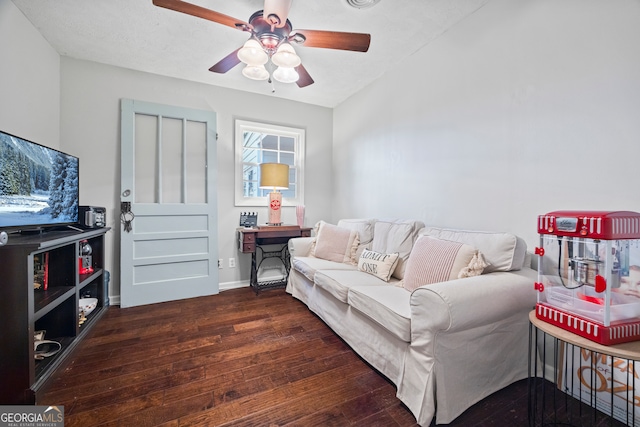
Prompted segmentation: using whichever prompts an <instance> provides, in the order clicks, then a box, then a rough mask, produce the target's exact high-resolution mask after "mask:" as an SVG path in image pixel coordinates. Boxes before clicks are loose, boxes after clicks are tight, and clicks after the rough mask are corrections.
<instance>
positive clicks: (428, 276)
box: [403, 236, 486, 291]
mask: <svg viewBox="0 0 640 427" xmlns="http://www.w3.org/2000/svg"><path fill="white" fill-rule="evenodd" d="M469 266H473V268H469ZM485 266H486V263H485V262H484V260H483V259H482V254H479V253H478V250H477V249H475V248H474V247H472V246H469V245H466V244H464V243H460V242H452V241H449V240H441V239H437V238H435V237H431V236H421V237H420V238H418V240H416V243H415V245H414V246H413V249H412V250H411V254H410V255H409V259H408V260H407V267H406V270H405V274H404V284H403V286H404V288H405V289H407V290H408V291H413V290H415V289H416V288H418V287H420V286H422V285H430V284H432V283H439V282H446V281H449V280H453V279H457V278H462V277H471V276H477V275H479V274H481V273H482V270H483V269H484V267H485Z"/></svg>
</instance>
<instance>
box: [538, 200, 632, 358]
mask: <svg viewBox="0 0 640 427" xmlns="http://www.w3.org/2000/svg"><path fill="white" fill-rule="evenodd" d="M538 233H539V234H540V247H537V248H535V254H536V255H538V256H539V260H538V281H537V282H536V283H535V284H534V288H535V289H536V290H537V291H538V302H537V304H536V317H537V318H538V319H541V320H544V321H545V322H548V323H551V324H553V325H555V326H558V327H560V328H562V329H565V330H567V331H569V332H573V333H574V334H577V335H580V336H582V337H584V338H587V339H589V340H591V341H595V342H597V343H600V344H603V345H612V344H618V343H623V342H629V341H636V340H640V320H639V319H640V286H639V284H640V213H637V212H627V211H615V212H600V211H597V212H591V211H555V212H550V213H548V214H546V215H540V216H539V217H538Z"/></svg>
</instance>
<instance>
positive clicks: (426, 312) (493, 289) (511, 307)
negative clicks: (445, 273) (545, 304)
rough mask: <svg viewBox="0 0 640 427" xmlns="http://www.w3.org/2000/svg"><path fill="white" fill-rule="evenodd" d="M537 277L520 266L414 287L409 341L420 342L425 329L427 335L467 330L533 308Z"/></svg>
mask: <svg viewBox="0 0 640 427" xmlns="http://www.w3.org/2000/svg"><path fill="white" fill-rule="evenodd" d="M536 279H537V273H536V272H535V271H534V270H532V269H530V268H523V269H521V270H518V271H512V272H495V273H489V274H483V275H480V276H476V277H468V278H465V279H456V280H451V281H448V282H442V283H434V284H431V285H425V286H421V287H419V288H417V289H416V290H415V291H413V293H412V294H411V335H412V342H413V340H414V338H415V339H417V340H418V341H422V340H423V339H424V337H420V335H422V334H423V333H424V331H425V330H427V331H429V332H430V334H429V335H431V334H435V333H438V332H441V331H447V332H455V331H460V330H466V329H471V328H474V327H478V326H482V325H487V324H491V323H494V322H497V321H500V320H503V319H507V318H509V317H511V316H513V315H514V314H516V313H518V312H524V313H526V312H528V311H530V310H532V309H533V307H534V306H535V303H536V293H535V291H534V289H533V283H534V282H535V281H536ZM414 334H417V335H415V336H414Z"/></svg>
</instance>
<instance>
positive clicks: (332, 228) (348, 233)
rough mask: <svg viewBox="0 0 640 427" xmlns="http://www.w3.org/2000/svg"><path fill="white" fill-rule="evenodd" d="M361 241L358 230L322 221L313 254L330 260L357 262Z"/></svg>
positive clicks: (348, 262) (318, 228)
mask: <svg viewBox="0 0 640 427" xmlns="http://www.w3.org/2000/svg"><path fill="white" fill-rule="evenodd" d="M359 243H360V239H359V238H358V232H357V231H355V230H349V229H347V228H342V227H338V226H336V225H333V224H329V223H326V222H324V221H320V222H319V223H318V226H317V231H316V241H315V245H314V247H313V249H312V253H311V254H312V255H313V256H315V257H316V258H322V259H326V260H328V261H334V262H341V263H344V264H355V263H356V251H357V249H358V244H359Z"/></svg>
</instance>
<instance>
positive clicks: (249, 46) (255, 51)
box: [238, 39, 269, 66]
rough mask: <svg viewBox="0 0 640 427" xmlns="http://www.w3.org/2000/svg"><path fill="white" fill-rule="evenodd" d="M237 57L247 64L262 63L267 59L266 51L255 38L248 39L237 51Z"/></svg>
mask: <svg viewBox="0 0 640 427" xmlns="http://www.w3.org/2000/svg"><path fill="white" fill-rule="evenodd" d="M238 59H239V60H240V61H242V62H244V63H245V64H247V65H256V66H258V65H264V64H266V63H267V61H268V60H269V56H268V55H267V52H265V51H264V49H263V48H262V46H261V45H260V43H258V41H257V40H255V39H249V40H247V41H246V43H245V44H244V46H242V48H241V49H240V50H239V51H238Z"/></svg>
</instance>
